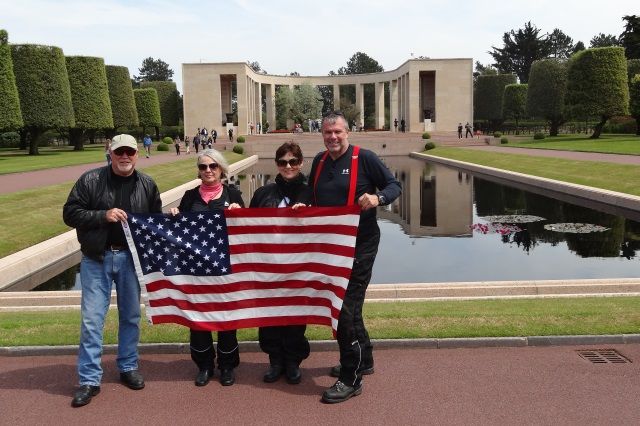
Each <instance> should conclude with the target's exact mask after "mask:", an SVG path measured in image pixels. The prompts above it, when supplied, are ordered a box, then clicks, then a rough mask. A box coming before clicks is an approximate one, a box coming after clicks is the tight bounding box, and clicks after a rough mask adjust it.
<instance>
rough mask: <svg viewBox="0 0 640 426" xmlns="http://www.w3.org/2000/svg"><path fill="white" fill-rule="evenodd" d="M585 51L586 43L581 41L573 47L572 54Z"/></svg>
mask: <svg viewBox="0 0 640 426" xmlns="http://www.w3.org/2000/svg"><path fill="white" fill-rule="evenodd" d="M584 49H586V47H584V43H583V42H581V41H579V42H577V43H576V44H575V45H574V46H573V50H572V51H571V54H572V55H573V54H574V53H578V52H580V51H581V50H584Z"/></svg>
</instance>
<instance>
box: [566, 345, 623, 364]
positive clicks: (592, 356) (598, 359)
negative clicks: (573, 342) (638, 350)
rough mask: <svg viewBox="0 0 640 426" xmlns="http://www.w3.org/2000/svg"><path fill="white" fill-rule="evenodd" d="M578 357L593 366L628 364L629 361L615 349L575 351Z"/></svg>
mask: <svg viewBox="0 0 640 426" xmlns="http://www.w3.org/2000/svg"><path fill="white" fill-rule="evenodd" d="M577 352H578V355H580V356H581V357H582V358H584V359H586V360H587V361H589V362H591V363H593V364H629V363H631V360H630V359H628V358H625V357H624V356H622V355H621V354H620V353H619V352H618V351H616V350H615V349H590V350H583V351H577Z"/></svg>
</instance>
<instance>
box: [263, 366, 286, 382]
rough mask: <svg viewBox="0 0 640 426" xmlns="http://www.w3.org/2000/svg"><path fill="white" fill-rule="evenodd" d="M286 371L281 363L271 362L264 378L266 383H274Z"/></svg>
mask: <svg viewBox="0 0 640 426" xmlns="http://www.w3.org/2000/svg"><path fill="white" fill-rule="evenodd" d="M283 373H284V367H283V366H282V365H280V364H271V366H270V367H269V369H268V370H267V372H266V373H265V374H264V377H263V378H262V380H264V382H265V383H273V382H275V381H276V380H278V379H279V378H280V376H282V374H283Z"/></svg>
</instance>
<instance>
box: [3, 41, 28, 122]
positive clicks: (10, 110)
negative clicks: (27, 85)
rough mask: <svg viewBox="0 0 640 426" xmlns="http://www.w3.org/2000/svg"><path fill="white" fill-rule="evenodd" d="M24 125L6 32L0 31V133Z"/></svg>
mask: <svg viewBox="0 0 640 426" xmlns="http://www.w3.org/2000/svg"><path fill="white" fill-rule="evenodd" d="M23 125H24V122H23V121H22V112H21V111H20V99H19V98H18V88H17V87H16V77H15V75H14V74H13V61H12V60H11V49H10V48H9V41H8V36H7V32H6V31H5V30H0V131H4V130H17V129H19V128H20V127H22V126H23Z"/></svg>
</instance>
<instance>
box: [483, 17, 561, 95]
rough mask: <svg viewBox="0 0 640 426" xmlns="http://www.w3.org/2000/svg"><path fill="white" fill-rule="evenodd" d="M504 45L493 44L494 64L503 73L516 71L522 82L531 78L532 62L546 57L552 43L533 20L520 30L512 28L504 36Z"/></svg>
mask: <svg viewBox="0 0 640 426" xmlns="http://www.w3.org/2000/svg"><path fill="white" fill-rule="evenodd" d="M502 41H503V47H502V48H497V47H495V46H491V48H492V49H493V51H490V52H488V53H489V54H490V55H491V56H492V57H493V59H494V61H495V63H494V66H495V67H496V68H497V69H498V71H499V72H500V73H501V74H510V73H514V74H516V75H517V76H518V79H519V80H520V83H526V82H527V81H528V80H529V71H530V70H531V64H532V63H533V61H536V60H538V59H544V58H546V57H548V56H549V53H550V52H551V43H550V42H549V39H548V38H547V37H546V36H545V35H540V30H539V29H538V28H536V26H535V25H533V24H531V22H527V23H526V24H525V25H524V28H522V29H519V30H518V31H514V30H511V31H509V32H506V33H504V35H503V36H502Z"/></svg>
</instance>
